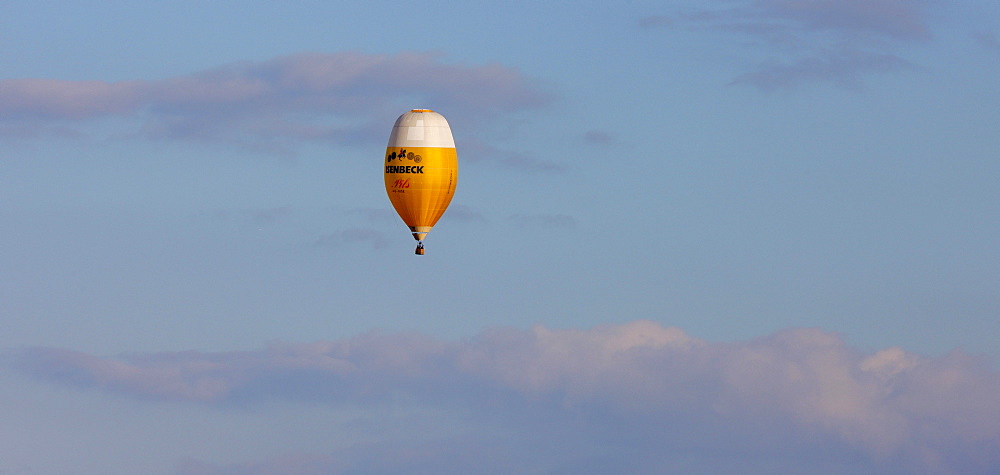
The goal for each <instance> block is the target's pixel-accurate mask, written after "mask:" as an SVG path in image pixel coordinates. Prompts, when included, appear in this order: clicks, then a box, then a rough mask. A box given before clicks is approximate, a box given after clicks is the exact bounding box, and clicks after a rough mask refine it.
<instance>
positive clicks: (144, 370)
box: [15, 321, 1000, 473]
mask: <svg viewBox="0 0 1000 475" xmlns="http://www.w3.org/2000/svg"><path fill="white" fill-rule="evenodd" d="M15 361H16V367H17V368H18V369H19V370H20V371H22V372H24V373H27V374H29V375H34V376H36V377H39V378H45V379H49V380H51V381H54V382H57V383H61V384H69V385H75V386H82V387H90V388H99V389H102V390H105V391H111V392H116V393H122V394H127V395H131V396H135V397H138V398H144V399H147V398H148V399H165V400H176V401H191V402H211V403H213V404H216V405H226V404H248V403H250V404H252V403H254V401H265V400H270V401H273V400H281V399H284V400H287V401H310V402H313V403H323V404H333V405H338V404H344V403H351V404H374V403H376V402H378V401H382V402H384V401H387V400H393V399H402V400H406V401H411V402H414V401H419V404H425V405H438V406H442V407H454V408H456V409H457V410H459V411H460V412H462V413H466V414H469V416H468V417H469V419H470V420H469V422H468V423H469V424H470V425H475V424H477V423H481V422H482V418H484V417H485V418H490V417H494V418H497V419H499V420H509V421H512V422H509V423H510V424H511V425H512V426H513V427H512V428H511V429H510V430H514V431H516V432H517V433H519V434H520V435H521V436H523V437H524V438H525V440H532V441H537V440H538V439H550V438H552V437H556V438H557V439H553V440H560V439H558V438H559V437H563V438H569V440H568V441H567V442H566V443H567V444H598V446H601V447H605V449H606V452H607V453H605V454H604V456H606V457H607V459H606V461H612V460H619V459H627V458H631V459H633V460H632V462H630V463H634V464H644V465H642V467H644V468H652V469H657V470H659V469H664V468H665V467H666V465H664V464H668V463H669V461H670V460H671V457H675V456H676V453H677V451H678V450H680V451H682V452H683V451H687V450H696V451H698V453H703V454H710V453H714V454H721V455H722V456H725V457H736V458H740V457H746V452H747V451H751V452H754V451H756V452H760V453H764V454H774V455H775V456H778V455H777V454H782V455H780V457H784V458H787V459H788V460H791V461H792V462H790V463H792V464H793V465H795V464H801V465H795V466H800V467H807V466H809V464H810V463H818V462H817V461H816V460H814V458H816V457H820V456H819V455H817V454H822V453H836V454H840V455H838V457H841V456H843V457H847V458H848V459H850V460H853V461H854V462H851V463H861V464H862V465H863V466H864V467H868V468H869V469H876V468H878V469H886V468H889V469H893V470H916V471H961V472H968V471H983V472H988V471H990V470H995V469H996V468H998V467H1000V455H998V454H1000V399H997V398H996V394H1000V373H998V372H997V371H995V370H994V369H993V368H992V367H991V366H990V365H989V363H988V362H986V361H983V360H981V359H977V358H973V357H971V356H968V355H965V354H962V353H958V352H956V353H952V354H949V355H946V356H944V357H940V358H927V357H922V356H918V355H914V354H911V353H907V352H906V351H905V350H903V349H900V348H888V349H884V350H881V351H878V352H875V353H874V354H865V353H862V352H859V351H857V350H854V349H852V348H850V347H848V346H847V345H846V344H845V343H844V341H843V340H842V339H841V338H840V337H839V336H837V335H835V334H830V333H825V332H821V331H819V330H814V329H792V330H786V331H782V332H779V333H776V334H774V335H771V336H767V337H764V338H759V339H755V340H751V341H740V342H728V343H713V342H707V341H704V340H700V339H698V338H694V337H691V336H689V335H687V334H686V333H685V332H684V331H682V330H680V329H678V328H670V327H662V326H660V325H659V324H656V323H653V322H650V321H635V322H631V323H627V324H623V325H608V326H601V327H596V328H592V329H587V330H572V329H570V330H553V329H547V328H544V327H541V326H538V327H535V328H532V329H530V330H518V329H513V328H499V329H493V330H489V331H486V332H484V333H481V334H479V335H477V336H475V337H472V338H469V339H467V340H464V341H460V342H448V341H440V340H436V339H433V338H430V337H428V336H424V335H420V334H385V333H371V334H367V335H362V336H359V337H355V338H351V339H347V340H339V341H321V342H315V343H305V344H292V343H280V344H272V345H270V346H268V347H266V348H263V349H260V350H255V351H244V352H228V353H203V352H179V353H153V354H141V353H136V354H129V355H123V356H120V357H116V358H100V357H96V356H91V355H87V354H83V353H79V352H73V351H67V350H60V349H51V348H35V349H31V350H25V351H22V352H20V353H18V354H17V358H16V359H15ZM458 408H461V409H458ZM476 414H478V415H476ZM477 421H478V422H477ZM470 431H471V432H473V433H475V432H476V430H475V428H472V429H470ZM481 436H482V437H484V438H485V439H484V440H482V441H480V442H482V443H483V444H486V445H490V446H493V447H494V448H495V444H496V443H498V442H497V441H495V440H492V439H490V438H489V436H486V435H483V434H481ZM487 439H488V440H487ZM525 443H526V442H525ZM491 444H492V445H491ZM505 444H507V445H506V447H507V448H508V449H511V450H522V449H525V448H526V447H521V446H520V445H519V444H520V443H513V442H506V443H505ZM602 444H611V445H610V446H609V445H602ZM616 444H623V445H621V447H620V449H618V450H617V451H616V450H611V449H607V447H615V446H617V445H616ZM555 445H556V446H557V447H552V448H551V449H552V450H553V451H554V452H552V454H550V455H551V456H552V457H555V458H556V459H559V460H561V462H560V463H570V461H572V460H574V459H573V456H572V453H573V451H572V450H570V449H569V448H568V447H569V446H568V445H561V444H555ZM393 447H395V448H393ZM625 447H628V448H627V449H626V448H625ZM466 449H467V451H468V452H469V453H476V452H477V451H480V452H481V451H484V450H489V449H488V448H487V447H485V446H483V447H479V446H477V447H474V448H470V447H466ZM371 450H372V452H373V453H377V454H378V457H386V456H389V455H388V454H395V455H394V456H398V455H399V453H398V451H399V450H401V449H400V447H398V446H396V445H393V444H390V443H388V442H387V445H379V444H376V445H375V446H372V447H371ZM420 450H424V451H429V454H427V455H426V457H427V460H426V462H427V463H432V462H433V463H435V464H437V463H441V462H442V461H441V460H438V459H437V458H436V457H438V456H441V457H446V456H449V455H448V454H451V455H450V456H454V455H455V454H454V453H452V452H449V451H448V450H445V449H444V448H443V447H435V446H433V444H430V445H428V446H426V447H422V448H421V449H420ZM671 454H673V455H671ZM327 455H329V454H327ZM317 457H318V458H317ZM317 457H312V456H310V457H307V459H308V463H316V461H317V460H325V459H324V458H323V457H320V456H317ZM335 458H337V460H338V461H339V462H338V463H343V462H344V460H343V459H342V458H338V457H335ZM820 458H822V457H820ZM859 458H860V460H862V462H858V460H859ZM546 460H547V459H546V456H543V455H538V458H537V459H536V458H532V457H529V458H527V459H525V461H524V462H525V463H529V465H530V466H533V467H535V468H538V467H541V466H544V463H554V462H553V460H554V459H553V460H548V461H547V462H546ZM817 460H818V459H817ZM578 461H579V460H578ZM385 462H386V463H388V461H385ZM396 462H399V461H398V460H396ZM352 463H354V464H355V465H353V466H354V467H355V468H356V467H360V466H364V465H365V464H370V463H373V462H372V460H369V459H365V460H355V461H354V462H352ZM844 463H846V462H844ZM531 464H541V465H531ZM195 465H197V464H191V466H195ZM265 465H266V464H265ZM255 466H257V465H255ZM630 466H631V467H633V468H636V467H639V466H638V465H630ZM813 466H815V465H813ZM844 467H848V465H844V466H841V468H842V469H843V468H844ZM514 468H518V469H524V468H529V467H528V466H519V467H514ZM248 470H249V469H248ZM250 472H251V473H252V470H251V471H250Z"/></svg>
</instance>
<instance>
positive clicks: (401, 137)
mask: <svg viewBox="0 0 1000 475" xmlns="http://www.w3.org/2000/svg"><path fill="white" fill-rule="evenodd" d="M457 183H458V154H457V153H456V152H455V139H454V138H453V137H452V135H451V127H449V126H448V121H447V120H445V118H444V116H442V115H441V114H438V113H437V112H434V111H432V110H429V109H413V110H411V111H409V112H407V113H405V114H403V115H401V116H399V118H398V119H396V124H395V125H393V126H392V133H391V134H390V135H389V145H388V146H387V147H386V148H385V192H386V194H388V195H389V201H391V202H392V206H393V207H394V208H396V212H397V213H399V217H400V218H403V222H404V223H406V225H407V226H409V227H410V232H411V233H413V238H414V239H416V240H417V250H416V254H418V255H423V254H424V238H426V237H427V233H429V232H430V231H431V228H433V227H434V225H435V224H437V222H438V219H439V218H441V215H442V214H444V211H445V210H446V209H448V204H449V203H451V198H452V196H453V195H454V194H455V185H456V184H457Z"/></svg>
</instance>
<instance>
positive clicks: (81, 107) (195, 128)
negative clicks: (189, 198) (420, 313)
mask: <svg viewBox="0 0 1000 475" xmlns="http://www.w3.org/2000/svg"><path fill="white" fill-rule="evenodd" d="M550 100H551V95H550V94H549V93H548V92H546V91H544V90H542V88H540V87H539V86H538V85H537V84H536V83H535V82H534V81H533V80H531V79H530V78H527V77H525V76H523V75H522V74H521V73H519V72H518V71H517V70H514V69H511V68H508V67H505V66H502V65H496V64H490V65H481V66H470V65H464V64H449V63H445V62H444V61H442V60H441V58H440V56H439V55H436V54H430V53H414V52H408V53H400V54H396V55H367V54H361V53H349V52H345V53H334V54H321V53H309V54H299V55H293V56H286V57H278V58H274V59H271V60H267V61H261V62H240V63H234V64H229V65H225V66H221V67H218V68H214V69H211V70H207V71H202V72H198V73H195V74H191V75H189V76H182V77H173V78H167V79H161V80H143V81H125V82H114V83H109V82H101V81H64V80H52V79H8V80H2V81H0V117H3V118H4V120H3V121H2V122H3V124H0V125H4V126H5V127H4V128H5V129H7V130H17V129H16V128H15V127H13V126H14V125H17V124H18V123H19V121H35V122H37V121H46V120H47V121H59V122H61V123H63V122H67V121H68V122H73V121H76V122H80V121H83V120H86V119H99V118H105V117H127V118H134V119H136V120H137V121H139V122H140V123H141V124H142V125H141V127H140V128H139V129H138V132H137V133H140V134H143V135H145V136H150V137H159V138H174V139H176V138H183V139H198V140H210V141H223V142H230V143H236V144H240V145H244V146H247V147H255V148H260V149H268V148H269V147H270V148H274V149H280V148H281V147H283V146H284V142H288V141H297V140H316V141H330V142H335V143H356V142H369V141H378V142H381V141H384V140H385V138H386V136H387V134H388V132H387V130H386V129H387V127H389V126H387V125H385V123H386V122H388V123H389V124H390V125H391V123H392V121H393V120H395V117H396V116H397V115H398V114H400V113H401V111H404V110H407V109H409V108H413V107H431V108H435V109H437V110H440V111H441V112H443V113H445V114H446V115H447V116H448V117H449V118H452V120H458V122H459V123H462V124H466V126H467V127H471V126H474V124H476V123H477V122H478V121H484V120H490V119H493V118H496V117H498V116H500V115H503V114H505V113H508V112H512V111H519V110H523V109H526V108H533V107H539V106H544V105H546V104H548V103H549V101H550ZM464 132H469V131H468V130H465V131H464Z"/></svg>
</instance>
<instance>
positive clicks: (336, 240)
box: [315, 228, 389, 249]
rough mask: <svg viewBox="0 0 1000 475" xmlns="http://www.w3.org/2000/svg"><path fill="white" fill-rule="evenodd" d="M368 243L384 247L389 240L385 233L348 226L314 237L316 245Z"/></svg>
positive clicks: (379, 247)
mask: <svg viewBox="0 0 1000 475" xmlns="http://www.w3.org/2000/svg"><path fill="white" fill-rule="evenodd" d="M357 243H368V244H370V245H371V246H372V249H385V248H386V247H388V246H389V240H388V239H386V237H385V235H383V234H382V233H381V232H379V231H378V230H375V229H370V228H350V229H345V230H343V231H339V232H336V233H330V234H324V235H322V236H320V237H319V238H318V239H316V243H315V245H316V246H317V247H329V246H334V247H336V246H341V245H344V244H357Z"/></svg>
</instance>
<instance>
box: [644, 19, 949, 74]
mask: <svg viewBox="0 0 1000 475" xmlns="http://www.w3.org/2000/svg"><path fill="white" fill-rule="evenodd" d="M715 7H716V8H705V9H702V10H697V11H692V12H685V13H678V14H676V15H675V16H672V17H665V16H650V17H647V18H643V19H641V20H640V22H639V25H640V26H641V27H644V28H683V29H687V30H694V31H716V32H725V33H731V34H734V35H737V36H739V37H742V38H743V39H744V40H745V45H746V46H748V47H750V48H752V50H756V51H757V52H758V53H762V54H765V55H767V56H769V59H767V60H765V61H763V62H761V63H759V64H758V65H757V66H756V67H754V68H753V69H751V70H750V71H748V72H746V73H744V74H742V75H740V76H739V77H737V78H736V79H735V80H734V81H732V82H731V84H745V85H750V86H754V87H757V88H759V89H762V90H774V89H780V88H792V87H796V86H799V85H802V84H804V83H808V82H814V81H825V82H832V83H834V84H837V85H840V86H843V87H847V88H858V87H859V86H860V85H861V84H862V83H861V81H860V79H861V77H862V76H864V75H866V74H871V73H883V72H891V71H900V70H905V69H909V68H910V67H911V66H912V65H911V63H910V62H909V61H907V60H906V59H904V58H902V57H900V56H898V55H897V54H895V52H894V49H895V46H897V45H899V44H901V43H912V42H921V41H926V40H929V39H930V38H931V37H932V34H931V30H930V26H929V23H928V20H927V18H926V9H927V8H926V7H927V2H926V1H924V0H738V1H733V2H727V3H726V4H724V6H721V7H720V5H718V4H716V5H715Z"/></svg>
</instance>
